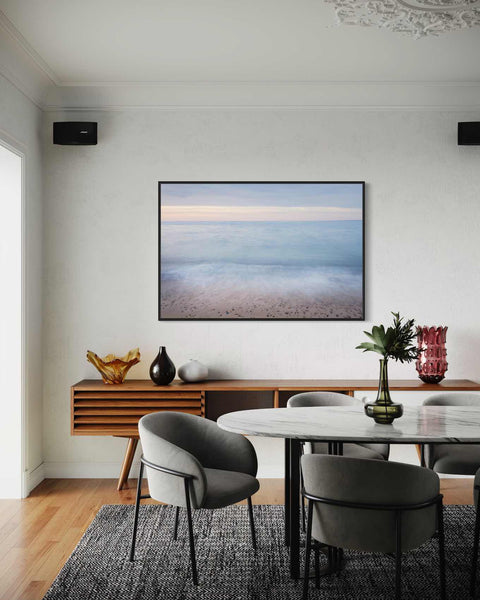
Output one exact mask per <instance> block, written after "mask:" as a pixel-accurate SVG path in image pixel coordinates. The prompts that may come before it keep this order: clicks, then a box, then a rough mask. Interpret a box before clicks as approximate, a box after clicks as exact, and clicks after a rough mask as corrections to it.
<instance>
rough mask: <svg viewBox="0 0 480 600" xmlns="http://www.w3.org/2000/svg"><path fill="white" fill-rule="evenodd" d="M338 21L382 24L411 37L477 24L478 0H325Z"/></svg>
mask: <svg viewBox="0 0 480 600" xmlns="http://www.w3.org/2000/svg"><path fill="white" fill-rule="evenodd" d="M325 2H328V3H330V4H334V5H335V12H336V13H337V19H338V22H339V23H343V24H345V25H363V26H375V27H384V28H386V29H390V30H391V31H396V32H399V33H405V34H407V35H411V36H413V37H415V38H417V39H418V38H421V37H425V36H427V35H439V34H441V33H443V32H444V31H453V30H456V29H466V28H468V27H475V26H478V25H480V0H325Z"/></svg>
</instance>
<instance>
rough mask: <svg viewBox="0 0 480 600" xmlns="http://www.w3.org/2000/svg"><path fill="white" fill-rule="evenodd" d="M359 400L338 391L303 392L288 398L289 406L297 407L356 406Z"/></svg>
mask: <svg viewBox="0 0 480 600" xmlns="http://www.w3.org/2000/svg"><path fill="white" fill-rule="evenodd" d="M355 404H356V405H359V401H358V400H355V398H352V397H351V396H347V395H346V394H339V393H338V392H302V393H301V394H295V396H292V397H291V398H289V399H288V402H287V406H288V407H289V408H296V407H301V406H354V405H355Z"/></svg>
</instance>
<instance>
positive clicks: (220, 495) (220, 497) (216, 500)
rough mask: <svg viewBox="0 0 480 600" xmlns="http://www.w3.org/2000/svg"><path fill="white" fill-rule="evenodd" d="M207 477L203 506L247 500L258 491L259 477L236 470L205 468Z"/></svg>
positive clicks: (224, 504) (215, 506)
mask: <svg viewBox="0 0 480 600" xmlns="http://www.w3.org/2000/svg"><path fill="white" fill-rule="evenodd" d="M204 470H205V475H206V478H207V492H206V495H205V499H204V502H203V504H202V508H222V507H223V506H229V505H230V504H235V502H240V500H245V498H248V497H249V496H252V495H253V494H255V492H258V489H259V488H260V484H259V482H258V479H256V478H255V477H252V475H247V474H246V473H238V472H236V471H222V470H220V469H204Z"/></svg>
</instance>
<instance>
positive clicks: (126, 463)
mask: <svg viewBox="0 0 480 600" xmlns="http://www.w3.org/2000/svg"><path fill="white" fill-rule="evenodd" d="M137 444H138V438H136V437H131V438H128V443H127V450H126V451H125V458H124V459H123V465H122V470H121V471H120V477H119V478H118V485H117V490H118V491H120V490H121V489H122V488H123V485H124V484H125V483H126V482H127V479H128V475H129V473H130V467H131V466H132V462H133V457H134V456H135V450H136V449H137Z"/></svg>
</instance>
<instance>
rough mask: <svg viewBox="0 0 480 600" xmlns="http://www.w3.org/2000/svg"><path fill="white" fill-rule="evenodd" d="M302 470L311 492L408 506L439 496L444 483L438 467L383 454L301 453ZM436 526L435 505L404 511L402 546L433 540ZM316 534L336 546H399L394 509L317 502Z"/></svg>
mask: <svg viewBox="0 0 480 600" xmlns="http://www.w3.org/2000/svg"><path fill="white" fill-rule="evenodd" d="M302 472H303V479H304V486H305V491H306V492H307V493H308V494H311V495H313V496H317V497H321V498H327V499H330V500H334V501H339V502H353V503H361V504H373V505H382V506H398V505H404V506H405V507H408V505H412V504H421V503H424V502H428V501H430V500H433V499H435V498H437V497H438V495H439V489H440V481H439V478H438V475H437V474H436V473H434V472H433V471H430V470H428V469H425V468H422V467H416V466H413V465H406V464H402V463H392V462H383V461H378V460H365V459H358V458H346V457H341V456H325V455H320V454H307V455H304V456H302ZM436 526H437V523H436V506H435V505H433V506H429V507H427V508H419V509H416V510H404V511H402V514H401V548H402V551H406V550H410V549H412V548H416V547H418V546H419V545H421V544H422V543H423V542H425V541H427V540H429V539H430V538H431V537H432V536H433V534H434V533H435V531H436ZM312 535H313V537H314V538H315V539H317V540H318V541H320V542H323V543H325V544H328V545H330V546H334V547H337V548H349V549H352V550H363V551H367V552H385V553H389V552H395V548H396V529H395V512H394V511H393V510H380V509H379V508H373V509H366V508H350V507H348V508H347V507H345V506H334V505H331V504H323V503H317V502H316V503H315V505H314V512H313V526H312Z"/></svg>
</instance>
